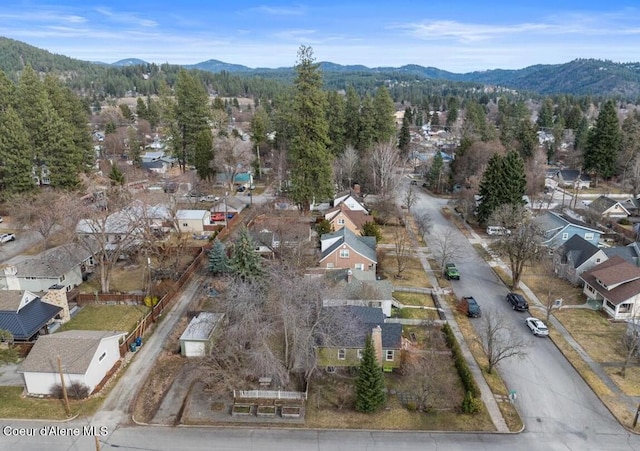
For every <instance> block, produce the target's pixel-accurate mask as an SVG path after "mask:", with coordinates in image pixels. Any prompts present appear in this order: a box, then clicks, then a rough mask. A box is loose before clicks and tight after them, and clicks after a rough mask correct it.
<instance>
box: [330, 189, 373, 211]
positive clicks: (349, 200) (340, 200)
mask: <svg viewBox="0 0 640 451" xmlns="http://www.w3.org/2000/svg"><path fill="white" fill-rule="evenodd" d="M340 204H345V205H346V206H347V207H348V208H349V210H352V211H363V212H365V213H368V211H367V209H366V208H365V207H364V205H362V204H361V203H360V202H358V200H357V199H356V198H355V197H354V196H353V194H351V193H348V194H343V195H341V196H338V197H336V198H335V199H333V206H334V207H337V206H338V205H340Z"/></svg>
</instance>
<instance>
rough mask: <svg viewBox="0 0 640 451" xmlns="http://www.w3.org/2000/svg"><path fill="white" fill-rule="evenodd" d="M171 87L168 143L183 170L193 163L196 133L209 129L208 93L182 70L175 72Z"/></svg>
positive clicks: (195, 78)
mask: <svg viewBox="0 0 640 451" xmlns="http://www.w3.org/2000/svg"><path fill="white" fill-rule="evenodd" d="M174 90H175V98H176V103H175V104H174V106H173V108H172V110H173V111H172V115H171V120H172V121H171V122H172V126H171V134H172V138H173V139H172V142H173V145H174V151H175V152H176V154H177V155H176V156H177V157H178V162H179V164H180V167H181V169H182V171H183V172H185V170H186V166H187V164H193V162H194V159H195V148H196V142H197V140H198V136H199V135H200V132H201V131H202V130H204V129H207V128H209V122H208V121H209V118H210V116H211V113H210V111H209V95H208V93H207V90H206V89H205V87H204V85H203V84H202V82H201V81H200V79H199V78H198V77H197V76H196V75H195V74H193V73H190V72H187V71H186V70H184V69H182V70H180V72H179V73H178V78H177V80H176V84H175V89H174Z"/></svg>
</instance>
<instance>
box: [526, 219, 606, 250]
mask: <svg viewBox="0 0 640 451" xmlns="http://www.w3.org/2000/svg"><path fill="white" fill-rule="evenodd" d="M535 222H536V224H537V225H538V226H539V227H540V228H541V229H542V233H543V239H542V244H543V245H545V246H547V247H550V248H552V249H555V248H557V247H558V246H561V245H562V244H564V243H566V242H567V241H568V240H569V238H571V237H572V236H573V235H579V236H581V237H582V238H583V239H584V240H586V241H588V242H590V243H591V244H593V245H594V246H597V245H598V242H599V241H600V235H601V234H602V232H601V231H600V230H598V229H594V228H593V227H591V226H590V225H589V224H587V223H585V222H583V221H580V220H578V219H575V218H572V217H571V216H569V215H566V214H562V213H556V212H553V211H548V212H546V213H545V214H543V215H540V216H537V217H536V218H535Z"/></svg>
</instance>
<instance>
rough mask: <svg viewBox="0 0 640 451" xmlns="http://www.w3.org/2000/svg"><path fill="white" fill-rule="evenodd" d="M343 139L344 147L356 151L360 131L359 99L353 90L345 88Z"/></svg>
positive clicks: (351, 87)
mask: <svg viewBox="0 0 640 451" xmlns="http://www.w3.org/2000/svg"><path fill="white" fill-rule="evenodd" d="M344 117H345V124H344V139H345V146H347V145H351V146H353V147H354V148H356V149H359V146H358V131H359V130H360V97H358V93H357V92H356V90H355V89H354V88H353V86H349V87H348V88H347V95H346V100H345V104H344Z"/></svg>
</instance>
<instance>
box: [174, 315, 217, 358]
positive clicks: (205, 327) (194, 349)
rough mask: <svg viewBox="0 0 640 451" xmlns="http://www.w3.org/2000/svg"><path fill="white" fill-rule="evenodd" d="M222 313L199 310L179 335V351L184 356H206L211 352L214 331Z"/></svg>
mask: <svg viewBox="0 0 640 451" xmlns="http://www.w3.org/2000/svg"><path fill="white" fill-rule="evenodd" d="M223 318H224V313H211V312H201V313H199V314H198V316H196V317H194V318H192V319H191V322H190V323H189V325H188V326H187V328H186V329H185V330H184V332H183V333H182V335H181V336H180V353H181V354H182V355H183V356H184V357H206V356H208V355H209V354H211V349H212V347H213V342H214V336H215V332H216V330H217V329H218V327H219V325H220V324H221V323H222V320H223Z"/></svg>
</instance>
